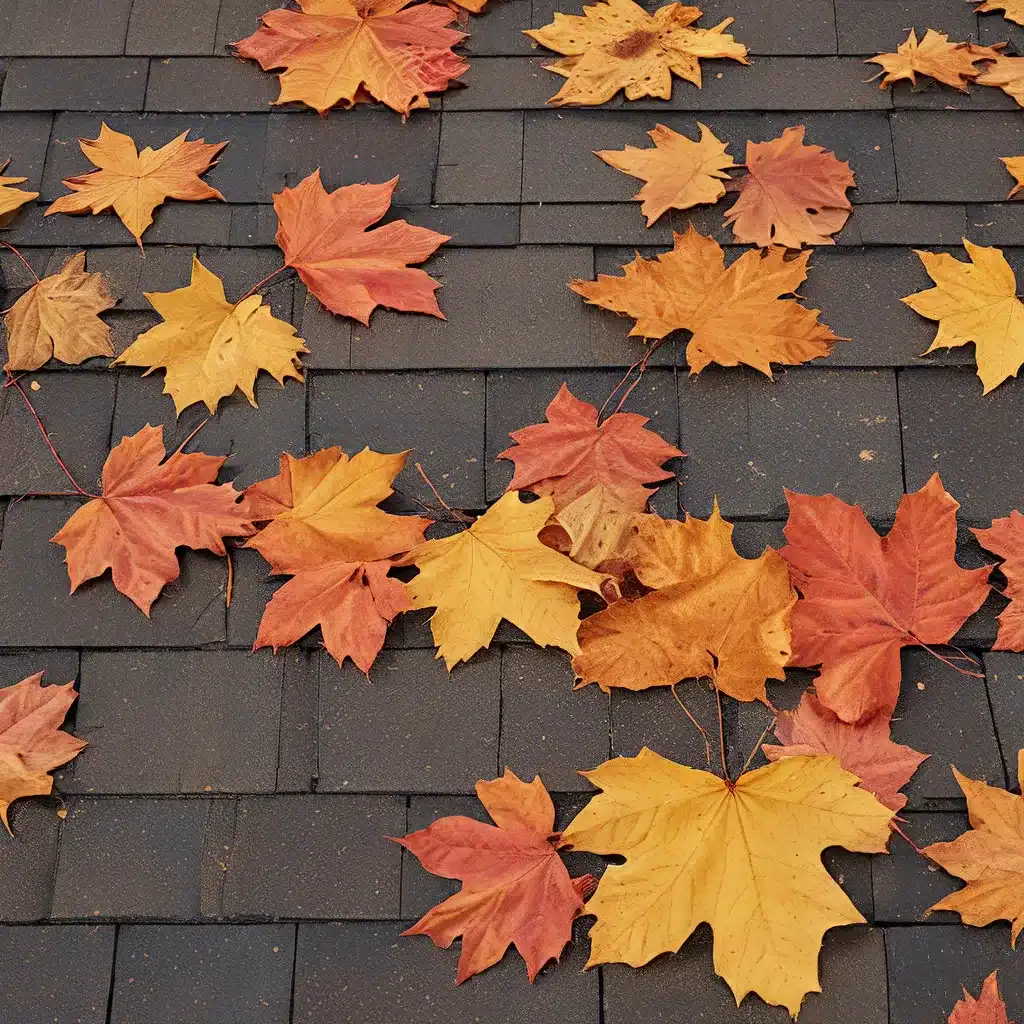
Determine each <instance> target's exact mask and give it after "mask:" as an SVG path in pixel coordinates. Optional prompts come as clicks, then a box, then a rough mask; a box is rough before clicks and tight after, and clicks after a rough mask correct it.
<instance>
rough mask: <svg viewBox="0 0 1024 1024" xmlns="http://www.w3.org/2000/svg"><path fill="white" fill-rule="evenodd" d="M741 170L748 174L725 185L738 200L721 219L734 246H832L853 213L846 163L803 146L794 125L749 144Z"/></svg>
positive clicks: (799, 128) (821, 150)
mask: <svg viewBox="0 0 1024 1024" xmlns="http://www.w3.org/2000/svg"><path fill="white" fill-rule="evenodd" d="M745 166H746V168H747V173H746V174H745V175H743V176H742V177H740V178H737V179H735V180H733V181H731V182H730V184H729V191H730V192H738V193H739V195H738V196H737V199H736V202H735V203H734V204H733V205H732V207H730V208H729V210H727V211H726V214H725V223H726V224H731V225H732V230H733V234H734V235H735V236H736V241H737V242H752V243H753V244H754V245H759V246H762V247H766V246H769V245H783V246H786V247H787V248H789V249H799V248H801V247H802V246H804V245H833V244H834V242H833V239H832V238H831V235H832V233H833V232H835V231H838V230H839V229H840V228H841V227H842V226H843V225H844V224H845V223H846V220H847V218H848V217H849V216H850V211H851V210H852V209H853V207H852V206H851V205H850V201H849V200H848V199H847V198H846V190H847V189H848V188H853V187H854V185H855V184H856V182H854V180H853V172H852V171H851V170H850V165H849V164H848V163H847V162H846V161H845V160H840V159H839V158H838V157H837V156H836V155H835V153H832V152H830V151H829V150H827V149H825V148H824V147H822V146H810V145H807V144H805V143H804V127H803V125H799V126H797V127H796V128H787V129H786V130H785V131H784V132H783V133H782V135H781V136H780V137H779V138H777V139H772V140H771V142H748V143H747V162H746V165H745Z"/></svg>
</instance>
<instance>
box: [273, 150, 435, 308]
mask: <svg viewBox="0 0 1024 1024" xmlns="http://www.w3.org/2000/svg"><path fill="white" fill-rule="evenodd" d="M397 184H398V178H392V179H391V180H390V181H385V182H383V183H382V184H380V185H346V186H343V187H342V188H339V189H335V191H333V192H326V191H325V190H324V186H323V183H322V182H321V180H320V171H319V169H317V170H315V171H314V172H313V173H312V174H311V175H309V177H307V178H305V179H303V181H301V182H300V183H299V185H298V186H297V187H296V188H286V189H284V190H283V191H281V192H277V193H275V195H274V210H275V211H276V212H277V244H278V245H279V246H280V247H281V249H282V251H283V252H284V258H285V265H286V266H289V267H294V268H295V269H296V270H297V271H298V272H299V277H301V278H302V283H303V284H304V285H305V286H306V287H307V288H308V289H309V290H310V291H311V292H312V293H313V294H314V295H315V296H316V297H317V298H318V299H319V300H320V301H321V302H322V303H323V304H324V305H325V306H326V307H327V308H328V309H329V310H330V311H331V312H332V313H340V314H341V315H342V316H350V317H352V318H353V319H355V320H358V321H359V322H360V323H361V324H364V325H367V326H368V325H369V323H370V314H371V313H372V312H373V311H374V310H375V309H376V308H377V306H378V305H380V306H387V307H389V308H390V309H401V310H404V311H406V312H410V313H430V314H431V315H432V316H436V317H440V318H441V319H442V320H443V319H444V314H443V313H442V312H441V310H440V309H439V308H438V305H437V296H436V295H435V294H434V292H435V291H437V289H438V288H440V287H441V285H440V283H439V282H437V281H435V280H434V279H433V278H432V277H431V276H430V275H429V274H428V273H427V272H426V271H424V270H417V269H416V268H415V267H410V266H409V264H410V263H422V262H423V261H424V260H425V259H426V258H427V257H428V256H430V255H431V253H433V252H434V250H435V249H437V247H438V246H439V245H441V244H442V243H444V242H447V241H448V239H449V237H450V236H449V235H441V234H438V232H436V231H431V230H430V228H421V227H417V226H416V225H413V224H409V223H408V222H406V221H404V220H394V221H391V222H390V223H389V224H385V225H383V226H382V227H378V228H374V229H373V230H372V231H368V230H367V228H369V227H370V225H371V224H376V223H377V221H379V220H380V219H381V217H383V216H384V214H386V213H387V212H388V207H390V205H391V195H392V193H393V192H394V191H395V186H396V185H397Z"/></svg>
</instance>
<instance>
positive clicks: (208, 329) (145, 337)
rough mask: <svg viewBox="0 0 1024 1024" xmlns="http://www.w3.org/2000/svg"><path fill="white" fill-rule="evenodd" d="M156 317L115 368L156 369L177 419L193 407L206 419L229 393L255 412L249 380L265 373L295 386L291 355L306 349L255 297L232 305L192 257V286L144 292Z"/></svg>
mask: <svg viewBox="0 0 1024 1024" xmlns="http://www.w3.org/2000/svg"><path fill="white" fill-rule="evenodd" d="M146 298H147V299H149V301H150V304H151V305H152V306H153V308H154V309H155V310H156V311H157V312H158V313H159V314H160V315H161V316H162V317H163V318H164V322H163V323H162V324H157V325H156V327H153V328H151V329H150V330H148V331H146V332H145V333H144V334H140V335H139V336H138V338H136V339H135V341H133V342H132V344H131V345H129V346H128V348H126V349H125V350H124V352H122V353H121V355H119V356H118V357H117V359H115V360H114V365H115V366H145V367H147V370H146V373H151V372H152V371H153V370H155V369H157V368H159V367H164V368H165V374H166V375H165V377H164V394H168V395H170V396H171V398H173V399H174V408H175V410H176V411H177V412H178V414H179V415H180V414H181V411H182V410H183V409H187V408H188V407H189V406H190V405H193V404H195V403H196V402H203V403H204V404H205V405H206V407H207V409H209V410H210V412H211V413H213V412H216V411H217V403H218V402H220V400H221V399H222V398H226V397H227V396H228V395H230V394H231V393H232V392H233V391H234V390H235V389H236V388H237V389H238V390H239V391H241V392H242V394H244V395H245V397H246V398H248V399H249V404H250V405H253V406H255V405H256V395H255V392H254V388H255V383H256V375H257V374H258V373H259V371H260V370H266V371H267V372H268V373H269V374H271V376H272V377H273V378H274V379H275V380H276V381H277V382H278V383H279V384H282V385H283V384H284V382H285V378H286V377H295V378H296V379H297V380H302V373H301V370H300V368H299V367H300V364H299V354H300V353H301V352H308V351H309V349H307V348H306V346H305V345H304V344H303V343H302V339H301V338H297V337H295V328H294V327H292V325H291V324H289V323H285V322H284V321H283V320H278V319H277V318H276V317H274V316H273V314H272V313H271V312H270V307H269V306H265V305H263V299H262V297H261V296H259V295H250V296H249V297H248V298H245V299H242V300H241V301H240V302H236V303H235V304H234V305H232V304H231V303H230V302H228V301H227V299H226V298H225V297H224V284H223V282H222V281H221V279H220V278H219V277H218V276H217V275H216V274H214V273H213V272H212V271H209V270H207V269H206V267H204V266H203V265H202V263H200V262H199V258H198V257H197V256H193V257H192V280H191V282H190V283H189V284H188V285H186V286H185V287H184V288H176V289H175V290H174V291H171V292H146Z"/></svg>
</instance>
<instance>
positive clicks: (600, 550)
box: [541, 484, 637, 570]
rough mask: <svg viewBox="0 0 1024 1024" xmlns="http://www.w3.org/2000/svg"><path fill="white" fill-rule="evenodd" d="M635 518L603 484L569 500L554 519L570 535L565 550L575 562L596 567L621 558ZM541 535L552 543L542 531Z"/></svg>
mask: <svg viewBox="0 0 1024 1024" xmlns="http://www.w3.org/2000/svg"><path fill="white" fill-rule="evenodd" d="M636 518H637V514H636V512H635V511H634V510H633V509H629V508H624V507H623V505H622V502H621V501H620V500H619V498H618V497H617V496H616V495H615V494H614V493H612V491H610V490H609V489H608V488H607V487H605V486H604V485H603V484H598V485H597V486H596V487H593V488H591V490H589V491H587V493H586V494H584V495H581V496H580V497H579V498H576V499H575V500H573V501H570V502H569V504H568V505H566V506H565V507H564V508H563V509H562V510H561V511H560V512H556V514H555V522H556V523H557V524H558V526H559V527H560V528H561V529H562V530H564V531H565V535H566V537H567V539H568V544H567V545H566V551H565V553H567V554H568V555H569V557H570V558H571V559H572V560H573V561H574V562H577V563H579V564H580V565H585V566H586V567H587V568H588V569H594V570H597V569H599V568H601V567H602V566H605V564H606V563H607V562H609V561H612V560H613V559H619V558H621V556H622V553H623V549H624V548H625V546H626V544H627V542H628V541H629V538H630V536H631V532H632V526H633V523H634V521H635V520H636ZM546 529H548V528H546ZM541 539H542V540H544V541H545V543H550V542H549V541H548V540H547V538H546V537H545V536H544V535H543V534H542V535H541Z"/></svg>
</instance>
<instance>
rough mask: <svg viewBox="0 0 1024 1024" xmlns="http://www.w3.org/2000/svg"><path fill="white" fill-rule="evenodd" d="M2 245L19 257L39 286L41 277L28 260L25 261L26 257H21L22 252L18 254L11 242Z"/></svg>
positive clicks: (0, 243)
mask: <svg viewBox="0 0 1024 1024" xmlns="http://www.w3.org/2000/svg"><path fill="white" fill-rule="evenodd" d="M0 245H2V246H3V247H4V248H5V249H10V250H11V252H13V253H14V255H15V256H17V257H18V259H19V260H21V262H22V263H24V264H25V269H26V270H27V271H28V272H29V273H30V274H31V275H32V279H33V280H34V281H35V283H36V284H39V275H38V274H37V273H36V272H35V271H34V270H33V269H32V265H31V264H30V263H29V261H28V260H27V259H25V257H24V256H22V255H21V253H20V252H18V250H17V249H15V248H14V246H13V245H11V243H10V242H0Z"/></svg>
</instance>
